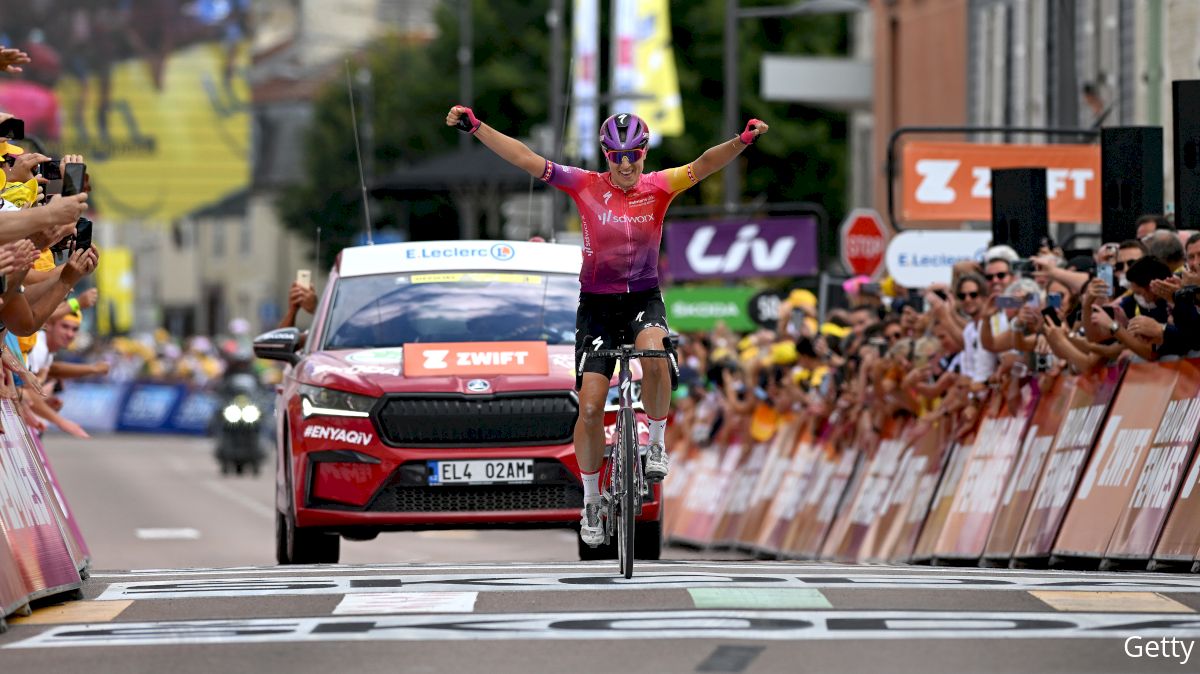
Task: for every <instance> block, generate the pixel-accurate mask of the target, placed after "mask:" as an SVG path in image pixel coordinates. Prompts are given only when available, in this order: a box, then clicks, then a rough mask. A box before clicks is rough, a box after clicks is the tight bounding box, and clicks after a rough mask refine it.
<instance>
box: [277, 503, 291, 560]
mask: <svg viewBox="0 0 1200 674" xmlns="http://www.w3.org/2000/svg"><path fill="white" fill-rule="evenodd" d="M275 561H276V562H278V563H280V564H291V563H292V559H291V557H289V556H288V524H287V516H286V515H284V514H283V513H281V512H279V511H278V510H276V511H275Z"/></svg>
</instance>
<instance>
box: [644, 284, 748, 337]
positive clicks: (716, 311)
mask: <svg viewBox="0 0 1200 674" xmlns="http://www.w3.org/2000/svg"><path fill="white" fill-rule="evenodd" d="M757 293H758V290H757V289H755V288H742V287H735V288H728V287H710V288H669V289H668V290H667V291H666V292H665V293H663V301H664V302H665V303H666V305H667V323H668V324H669V325H670V326H671V329H673V330H682V331H685V332H690V331H693V330H712V329H713V327H715V326H716V324H717V321H724V322H725V324H726V325H728V326H729V327H730V329H732V330H738V331H742V332H744V331H748V330H753V329H754V328H755V327H756V326H755V323H754V321H753V320H752V319H751V317H750V300H752V299H753V298H754V296H755V295H756V294H757Z"/></svg>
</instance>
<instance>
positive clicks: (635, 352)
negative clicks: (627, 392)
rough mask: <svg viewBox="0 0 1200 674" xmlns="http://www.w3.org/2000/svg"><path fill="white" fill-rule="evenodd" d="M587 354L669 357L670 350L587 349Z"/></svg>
mask: <svg viewBox="0 0 1200 674" xmlns="http://www.w3.org/2000/svg"><path fill="white" fill-rule="evenodd" d="M587 354H588V355H589V356H595V357H597V358H670V357H671V352H670V351H667V350H665V349H642V350H638V349H596V350H594V351H588V352H587Z"/></svg>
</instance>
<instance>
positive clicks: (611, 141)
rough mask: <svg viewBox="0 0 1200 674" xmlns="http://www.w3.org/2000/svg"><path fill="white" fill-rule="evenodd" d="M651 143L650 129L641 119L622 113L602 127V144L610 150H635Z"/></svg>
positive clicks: (610, 118)
mask: <svg viewBox="0 0 1200 674" xmlns="http://www.w3.org/2000/svg"><path fill="white" fill-rule="evenodd" d="M649 142H650V127H649V126H646V122H644V121H642V118H641V117H638V116H637V115H632V114H630V113H628V112H621V113H617V114H615V115H613V116H612V117H609V118H608V119H606V120H604V123H603V124H601V125H600V144H601V145H603V146H604V147H605V148H606V149H609V150H633V149H636V148H641V147H645V146H646V145H647V144H648V143H649Z"/></svg>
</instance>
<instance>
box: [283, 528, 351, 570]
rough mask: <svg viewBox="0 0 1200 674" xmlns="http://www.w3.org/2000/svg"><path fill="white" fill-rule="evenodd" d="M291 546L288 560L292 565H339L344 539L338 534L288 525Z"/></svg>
mask: <svg viewBox="0 0 1200 674" xmlns="http://www.w3.org/2000/svg"><path fill="white" fill-rule="evenodd" d="M288 533H289V534H290V536H289V538H290V539H291V545H290V549H289V550H288V552H289V553H290V554H289V555H288V558H289V559H290V560H291V563H292V564H337V563H338V557H340V556H341V551H342V539H341V537H340V536H338V535H337V534H327V533H325V532H322V531H313V530H311V529H301V528H299V527H296V526H295V525H293V524H291V523H290V522H289V523H288Z"/></svg>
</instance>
